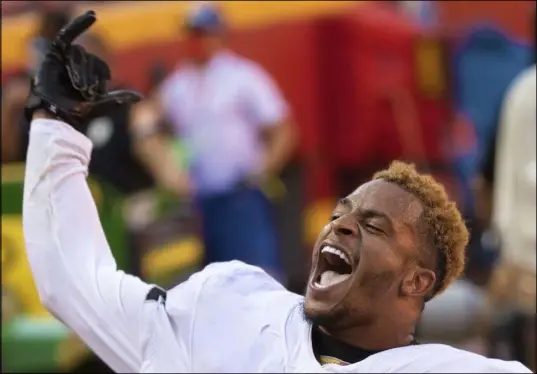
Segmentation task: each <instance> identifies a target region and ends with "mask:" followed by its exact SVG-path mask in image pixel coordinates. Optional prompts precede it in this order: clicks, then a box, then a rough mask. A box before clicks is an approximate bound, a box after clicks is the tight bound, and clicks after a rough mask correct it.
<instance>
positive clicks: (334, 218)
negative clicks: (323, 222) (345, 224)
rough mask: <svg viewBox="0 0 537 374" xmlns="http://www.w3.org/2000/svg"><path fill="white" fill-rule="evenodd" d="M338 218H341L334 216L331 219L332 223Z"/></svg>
mask: <svg viewBox="0 0 537 374" xmlns="http://www.w3.org/2000/svg"><path fill="white" fill-rule="evenodd" d="M338 218H339V216H336V215H334V216H332V217H330V222H333V221H335V220H336V219H338Z"/></svg>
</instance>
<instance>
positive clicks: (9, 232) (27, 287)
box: [2, 215, 49, 317]
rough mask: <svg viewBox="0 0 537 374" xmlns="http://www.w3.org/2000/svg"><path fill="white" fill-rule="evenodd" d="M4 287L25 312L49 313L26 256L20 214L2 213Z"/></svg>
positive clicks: (43, 314) (46, 314) (34, 313)
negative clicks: (42, 300) (40, 299)
mask: <svg viewBox="0 0 537 374" xmlns="http://www.w3.org/2000/svg"><path fill="white" fill-rule="evenodd" d="M2 287H5V288H7V289H8V290H9V291H10V292H11V294H12V295H13V297H15V299H16V300H15V301H16V302H18V303H20V305H21V308H22V311H23V312H25V313H27V314H31V315H34V316H39V317H40V316H48V315H49V314H48V312H47V311H46V309H45V308H44V307H43V305H42V304H41V302H40V301H39V295H38V293H37V289H36V287H35V284H34V279H33V276H32V271H31V270H30V265H29V264H28V259H27V258H26V251H25V249H24V236H23V233H22V217H21V216H19V215H2Z"/></svg>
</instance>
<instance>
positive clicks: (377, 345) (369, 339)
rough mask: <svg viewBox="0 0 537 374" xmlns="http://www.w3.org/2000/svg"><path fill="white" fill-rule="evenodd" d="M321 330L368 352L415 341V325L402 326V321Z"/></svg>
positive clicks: (380, 321)
mask: <svg viewBox="0 0 537 374" xmlns="http://www.w3.org/2000/svg"><path fill="white" fill-rule="evenodd" d="M320 329H321V330H322V331H323V332H324V333H326V334H329V335H331V336H332V337H334V338H335V339H338V340H340V341H342V342H344V343H347V344H349V345H352V346H354V347H358V348H361V349H365V350H368V351H381V350H387V349H392V348H397V347H404V346H407V345H409V344H411V343H412V342H413V341H414V331H415V324H414V323H406V324H402V323H401V321H397V320H391V321H386V320H385V319H384V320H376V321H375V322H374V323H372V324H368V325H359V326H353V327H349V328H345V329H330V328H325V327H323V326H320Z"/></svg>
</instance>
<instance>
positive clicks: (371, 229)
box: [364, 223, 384, 234]
mask: <svg viewBox="0 0 537 374" xmlns="http://www.w3.org/2000/svg"><path fill="white" fill-rule="evenodd" d="M364 227H365V228H366V230H367V231H369V232H371V233H372V234H384V231H382V230H381V229H379V228H378V227H377V226H374V225H371V224H369V223H366V224H365V225H364Z"/></svg>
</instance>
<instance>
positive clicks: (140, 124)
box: [131, 96, 193, 196]
mask: <svg viewBox="0 0 537 374" xmlns="http://www.w3.org/2000/svg"><path fill="white" fill-rule="evenodd" d="M160 108H161V107H160V104H159V100H158V97H156V96H153V97H152V98H149V99H147V100H144V101H143V102H141V103H139V104H138V105H136V106H134V108H133V111H132V112H131V114H132V116H131V131H132V133H133V135H134V137H133V138H134V151H135V153H136V155H137V156H138V157H139V159H140V160H141V161H142V162H143V163H144V165H145V166H146V167H147V168H148V170H149V171H150V172H151V173H152V174H153V177H154V178H155V180H156V181H157V183H158V184H159V185H160V186H161V187H163V188H164V189H166V190H168V191H170V192H172V193H174V194H176V195H179V196H188V195H190V194H191V193H192V188H193V187H192V185H191V181H190V178H189V176H188V174H187V172H186V171H184V170H181V166H180V165H179V163H178V162H177V161H176V159H175V157H174V155H173V153H172V152H171V149H170V147H169V145H168V138H167V137H166V136H165V135H164V134H162V132H160V131H158V130H157V129H155V128H154V127H155V126H156V125H157V123H158V122H159V121H160V120H161V119H162V111H161V109H160Z"/></svg>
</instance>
